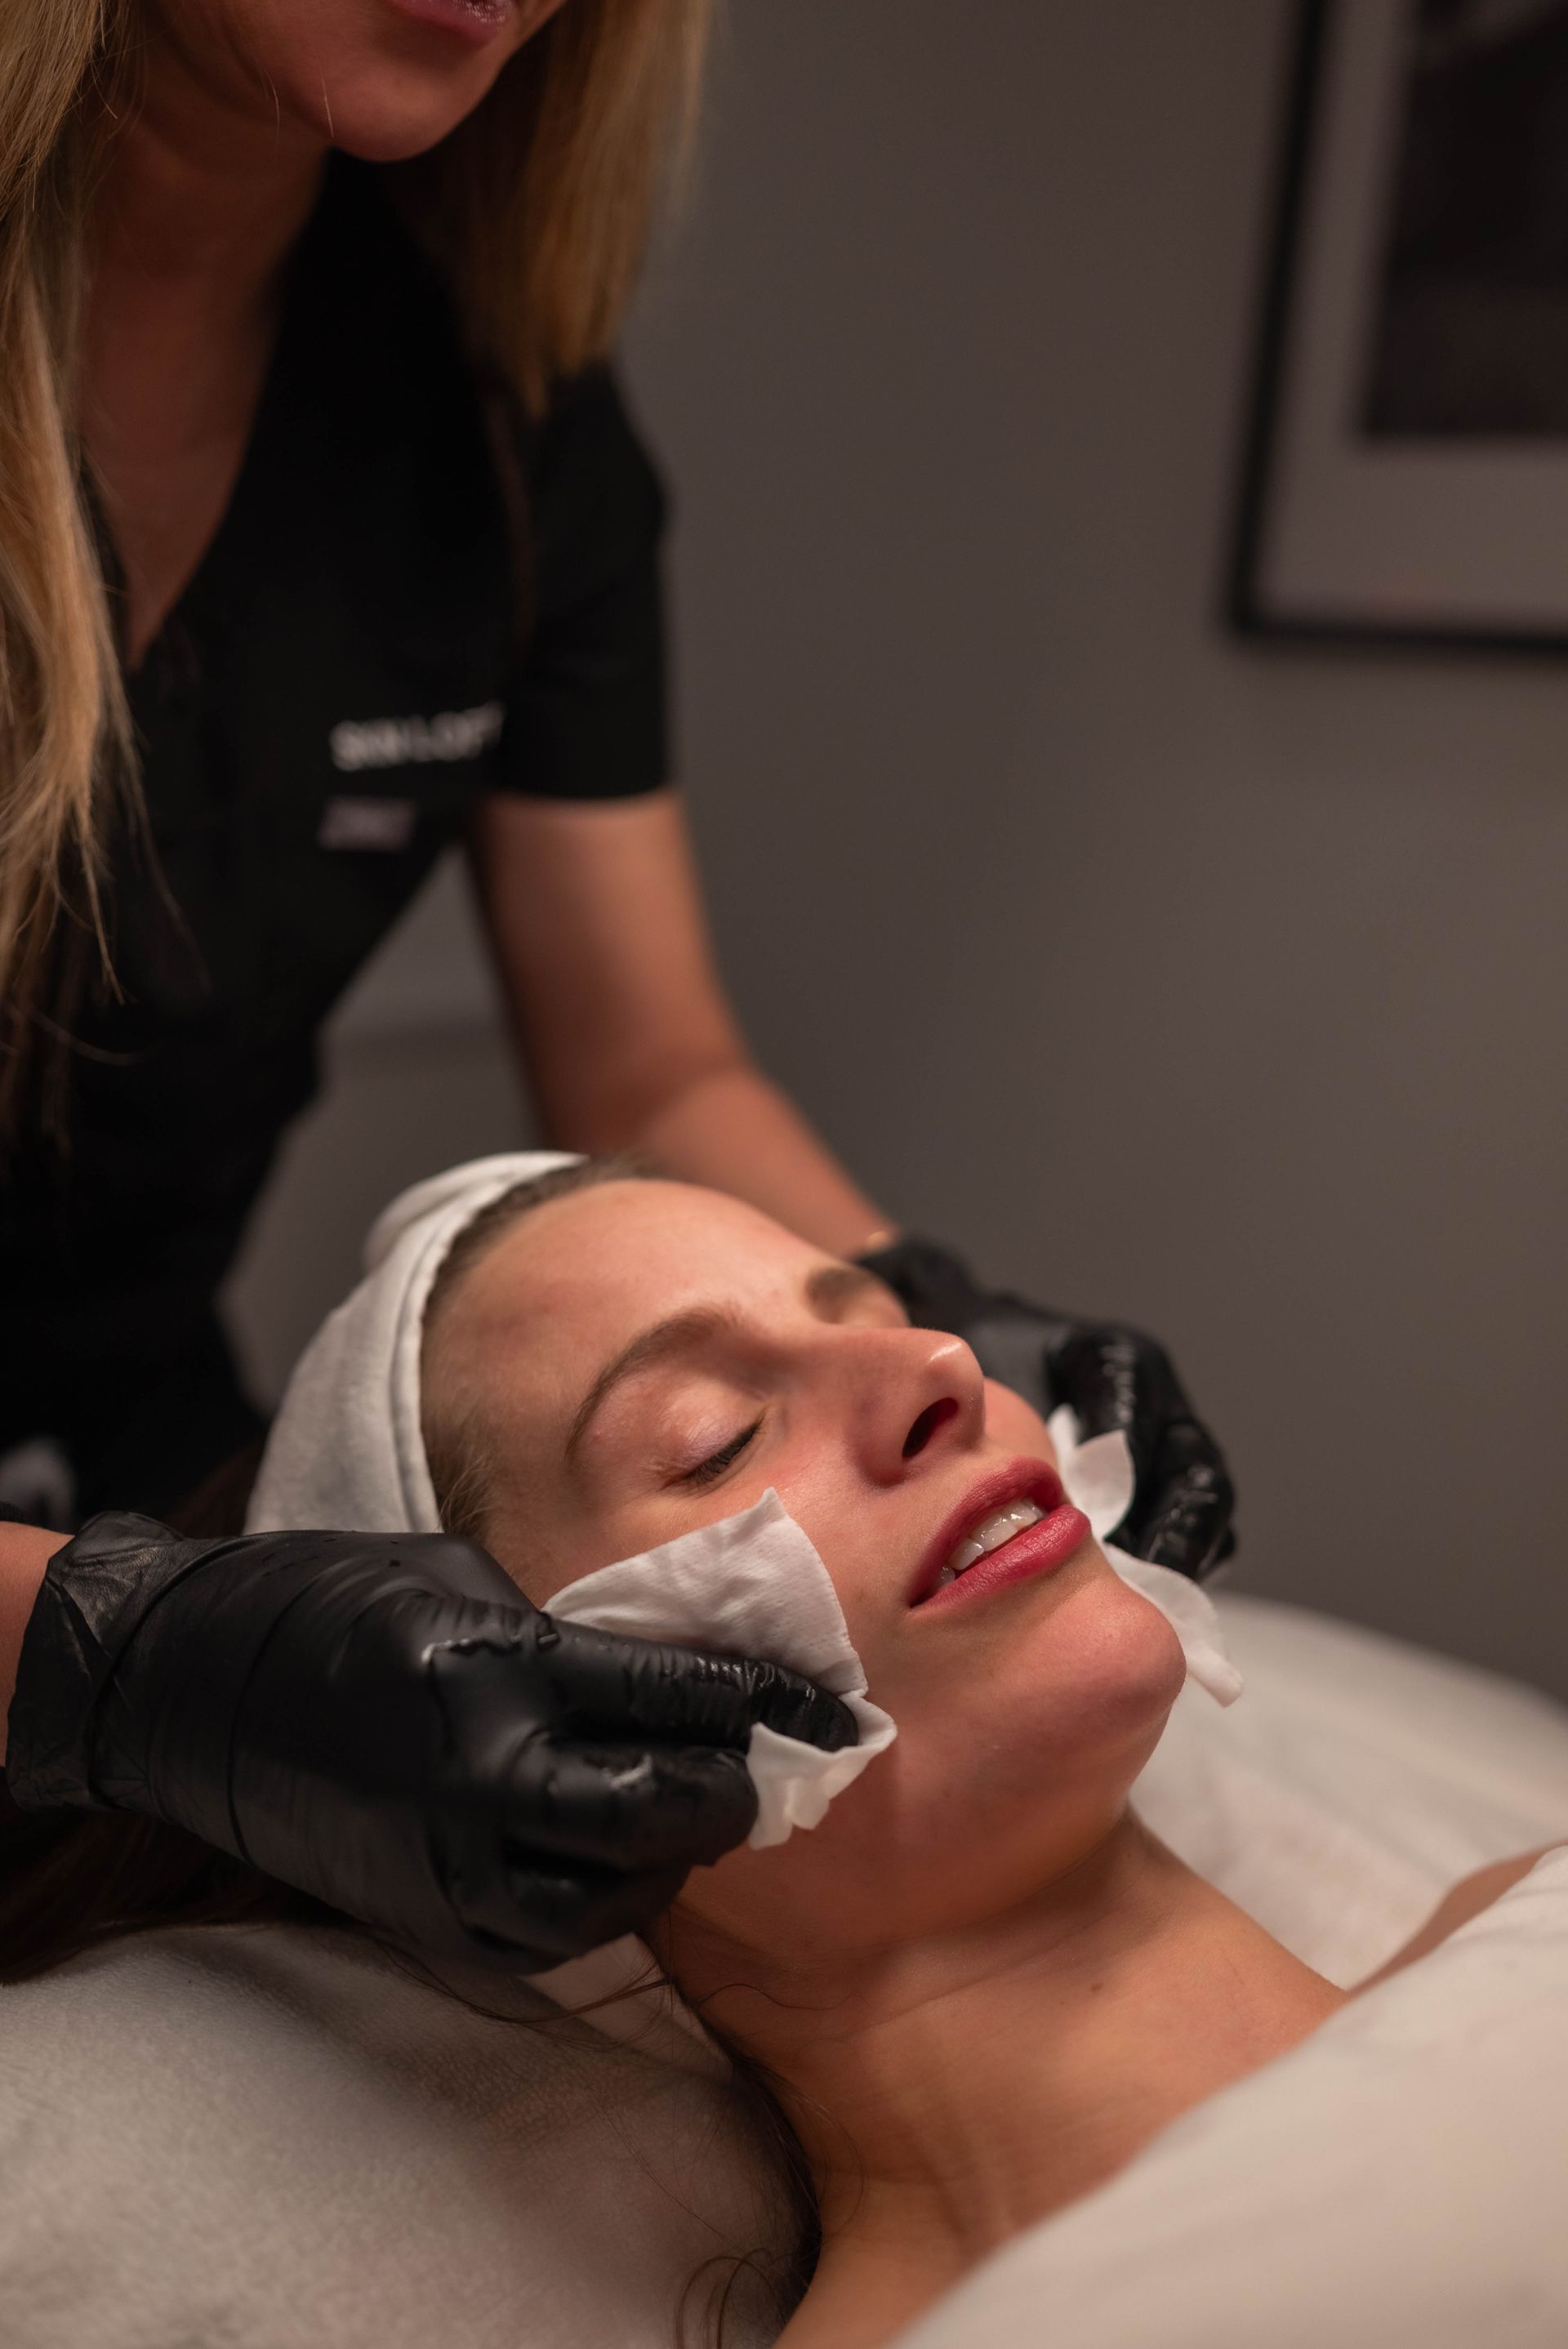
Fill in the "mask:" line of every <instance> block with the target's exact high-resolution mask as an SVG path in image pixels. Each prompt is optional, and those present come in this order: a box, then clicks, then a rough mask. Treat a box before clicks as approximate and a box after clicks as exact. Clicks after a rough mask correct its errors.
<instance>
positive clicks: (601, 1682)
mask: <svg viewBox="0 0 1568 2349" xmlns="http://www.w3.org/2000/svg"><path fill="white" fill-rule="evenodd" d="M547 1623H548V1629H547V1630H544V1631H542V1636H541V1640H540V1652H541V1654H542V1656H543V1657H545V1658H546V1660H547V1661H548V1663H549V1668H550V1675H551V1684H552V1691H553V1692H554V1693H555V1695H556V1696H557V1698H558V1699H559V1701H560V1702H561V1704H562V1708H563V1709H564V1710H565V1711H566V1712H568V1713H570V1715H571V1716H572V1718H573V1720H574V1721H575V1722H576V1723H580V1724H581V1725H582V1726H583V1728H584V1729H599V1730H602V1731H603V1732H606V1733H609V1734H611V1735H613V1736H614V1737H616V1738H625V1737H628V1736H636V1735H638V1734H641V1735H643V1736H645V1737H656V1738H663V1739H669V1740H671V1741H672V1742H673V1741H676V1740H678V1741H679V1742H680V1743H681V1744H689V1745H713V1746H720V1747H724V1748H726V1749H727V1750H728V1751H730V1752H732V1753H744V1751H745V1749H746V1745H747V1743H748V1739H749V1738H750V1735H751V1730H752V1725H753V1723H756V1722H758V1721H762V1722H766V1723H767V1724H768V1726H769V1728H770V1729H777V1730H779V1732H780V1733H781V1734H782V1735H784V1736H787V1737H800V1738H804V1739H806V1740H807V1741H808V1743H810V1744H813V1745H820V1746H821V1747H822V1748H823V1749H824V1750H825V1751H826V1752H828V1753H836V1752H837V1750H838V1749H839V1747H840V1746H841V1745H853V1744H855V1742H856V1738H857V1735H858V1732H857V1731H856V1728H855V1723H854V1717H853V1715H852V1714H851V1713H850V1711H849V1709H848V1707H847V1706H845V1705H843V1704H841V1702H839V1699H838V1698H837V1697H835V1696H830V1695H829V1694H828V1692H826V1690H824V1689H819V1688H816V1687H814V1686H813V1685H812V1683H811V1682H810V1681H808V1680H803V1679H802V1678H801V1676H800V1674H799V1672H792V1671H789V1670H787V1669H786V1667H785V1666H784V1665H782V1664H769V1663H763V1662H761V1661H758V1659H756V1658H754V1657H749V1656H712V1655H707V1654H705V1653H704V1652H702V1651H700V1650H698V1649H695V1648H683V1647H676V1646H674V1645H671V1644H670V1643H669V1642H667V1641H665V1640H628V1639H622V1638H620V1637H618V1636H617V1635H616V1634H615V1633H614V1632H610V1631H594V1630H589V1629H587V1628H586V1626H584V1625H583V1624H581V1623H556V1622H555V1621H554V1620H553V1619H547Z"/></svg>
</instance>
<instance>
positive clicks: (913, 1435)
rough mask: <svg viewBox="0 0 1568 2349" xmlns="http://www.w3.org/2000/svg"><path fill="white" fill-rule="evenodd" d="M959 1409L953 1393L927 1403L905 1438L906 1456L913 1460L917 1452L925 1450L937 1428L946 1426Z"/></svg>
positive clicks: (904, 1454)
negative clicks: (937, 1400)
mask: <svg viewBox="0 0 1568 2349" xmlns="http://www.w3.org/2000/svg"><path fill="white" fill-rule="evenodd" d="M957 1409H958V1405H957V1404H956V1402H954V1399H953V1397H952V1396H951V1395H944V1397H943V1398H942V1401H941V1402H932V1403H927V1405H926V1407H925V1409H924V1410H923V1412H922V1413H921V1414H920V1417H919V1418H918V1419H917V1420H915V1421H914V1422H913V1424H912V1426H911V1428H910V1431H909V1433H908V1434H907V1435H906V1436H905V1437H904V1439H903V1456H904V1458H905V1459H906V1460H913V1458H914V1455H915V1454H916V1453H917V1452H923V1451H924V1449H925V1447H926V1445H927V1444H929V1443H930V1441H931V1439H932V1437H933V1436H934V1434H935V1433H936V1431H937V1429H938V1428H939V1427H945V1425H946V1424H947V1422H948V1421H949V1420H950V1419H952V1418H953V1417H954V1413H956V1412H957Z"/></svg>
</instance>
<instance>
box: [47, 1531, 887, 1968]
mask: <svg viewBox="0 0 1568 2349" xmlns="http://www.w3.org/2000/svg"><path fill="white" fill-rule="evenodd" d="M757 1721H765V1722H767V1723H769V1726H770V1727H771V1728H774V1729H778V1730H781V1731H784V1732H786V1733H788V1734H789V1735H791V1736H796V1737H806V1738H810V1740H811V1741H812V1742H813V1743H814V1744H819V1745H821V1746H823V1747H825V1748H827V1749H828V1750H830V1751H831V1750H833V1749H835V1748H836V1747H838V1746H841V1745H846V1744H853V1743H854V1740H855V1728H854V1723H853V1721H852V1719H851V1715H850V1713H848V1712H847V1711H846V1709H845V1708H844V1706H842V1705H841V1704H840V1703H839V1702H838V1700H837V1699H836V1698H834V1697H830V1696H827V1695H825V1694H823V1692H821V1691H820V1690H819V1689H815V1688H813V1687H812V1686H811V1685H810V1682H806V1681H803V1680H800V1679H798V1678H797V1677H796V1675H795V1674H794V1673H792V1672H789V1671H783V1670H782V1669H781V1668H780V1667H779V1666H777V1665H774V1664H764V1663H756V1662H751V1661H748V1660H746V1659H745V1658H740V1657H733V1656H707V1655H699V1654H697V1653H696V1652H694V1651H692V1650H690V1649H686V1648H676V1647H665V1646H659V1645H655V1643H654V1642H653V1641H651V1640H625V1639H617V1638H615V1637H613V1636H612V1635H611V1634H610V1633H608V1632H604V1631H591V1630H586V1629H584V1628H583V1626H582V1625H580V1624H574V1623H556V1622H554V1621H553V1620H552V1618H551V1617H550V1616H549V1615H548V1614H542V1613H541V1611H540V1610H539V1609H538V1608H536V1607H533V1606H531V1605H530V1603H529V1601H528V1600H527V1599H524V1598H523V1596H522V1594H521V1591H519V1590H518V1588H516V1586H515V1584H513V1583H512V1582H511V1581H509V1579H508V1578H507V1577H506V1575H505V1574H504V1573H503V1572H502V1571H501V1569H500V1567H499V1566H498V1565H497V1564H496V1562H495V1560H494V1559H493V1558H492V1557H490V1556H489V1555H488V1553H487V1552H486V1551H484V1550H482V1549H480V1548H479V1547H477V1545H475V1544H474V1543H472V1542H466V1541H458V1540H455V1539H451V1538H449V1537H448V1536H446V1535H444V1534H423V1535H409V1536H407V1537H397V1536H394V1535H390V1534H381V1535H372V1534H338V1533H289V1534H255V1535H251V1536H248V1537H245V1538H244V1539H242V1540H234V1541H221V1542H198V1541H181V1540H180V1539H178V1538H177V1537H175V1536H174V1535H172V1534H170V1532H168V1531H167V1529H166V1528H165V1527H164V1526H160V1525H155V1524H154V1523H153V1521H152V1520H151V1518H150V1517H136V1516H99V1517H95V1518H93V1519H92V1520H91V1522H90V1523H89V1524H88V1526H85V1527H84V1528H83V1530H82V1532H80V1533H79V1534H78V1535H77V1537H76V1539H75V1540H74V1541H72V1542H68V1543H67V1545H66V1547H65V1548H64V1549H61V1550H58V1551H57V1552H56V1554H55V1556H54V1557H53V1558H52V1559H51V1560H50V1562H49V1567H48V1570H47V1572H46V1576H45V1578H44V1585H43V1588H42V1590H41V1591H40V1593H39V1596H38V1599H37V1603H36V1607H35V1608H34V1610H33V1614H32V1617H31V1619H29V1622H28V1625H27V1630H26V1637H25V1639H24V1640H23V1646H22V1655H21V1662H20V1666H19V1670H18V1672H17V1680H16V1693H15V1698H14V1700H13V1702H12V1705H11V1713H10V1743H9V1746H8V1748H7V1753H6V1764H5V1772H6V1782H7V1785H8V1786H9V1789H10V1792H11V1794H12V1795H13V1797H14V1798H15V1801H16V1802H18V1803H19V1804H21V1805H23V1806H25V1807H27V1808H31V1809H43V1808H48V1807H52V1806H57V1805H61V1804H74V1805H83V1806H88V1808H93V1809H109V1810H115V1809H120V1810H130V1811H142V1812H146V1813H147V1814H148V1815H149V1816H151V1817H153V1818H156V1819H162V1820H164V1821H165V1822H166V1823H167V1824H168V1825H170V1826H177V1827H184V1828H186V1829H188V1830H189V1831H190V1832H191V1833H192V1834H194V1835H198V1836H201V1837H204V1838H205V1840H206V1841H207V1842H209V1843H211V1844H216V1845H218V1846H220V1847H221V1848H222V1849H223V1850H225V1851H229V1852H232V1853H234V1854H236V1855H237V1856H238V1857H240V1858H242V1859H243V1860H246V1861H248V1862H249V1863H250V1864H251V1865H252V1866H253V1867H255V1868H262V1869H263V1870H265V1871H266V1873H267V1874H269V1875H272V1876H275V1877H278V1878H281V1879H282V1880H283V1881H284V1883H285V1884H292V1885H294V1886H295V1887H296V1888H297V1889H300V1890H301V1891H304V1892H309V1893H313V1894H315V1897H316V1898H317V1899H321V1900H325V1901H326V1902H328V1903H329V1904H330V1905H331V1906H332V1907H333V1908H335V1909H344V1910H346V1912H347V1913H348V1914H349V1915H350V1916H354V1917H357V1918H359V1919H361V1920H363V1921H364V1922H365V1923H366V1924H370V1925H375V1926H377V1927H380V1928H382V1929H384V1930H387V1931H388V1932H390V1933H393V1934H396V1935H397V1936H399V1937H402V1938H405V1939H407V1940H412V1941H415V1942H418V1944H419V1945H420V1946H421V1947H423V1948H424V1949H427V1950H429V1951H435V1952H437V1953H441V1954H446V1955H454V1956H461V1957H468V1958H480V1959H485V1960H488V1961H491V1962H499V1963H503V1964H509V1965H511V1966H514V1967H517V1968H519V1969H520V1970H521V1971H530V1970H538V1969H541V1968H543V1967H548V1966H553V1965H557V1964H559V1963H560V1962H561V1961H562V1960H564V1959H566V1958H572V1957H576V1956H578V1955H580V1954H581V1952H582V1951H584V1950H589V1949H593V1948H594V1947H596V1946H597V1944H598V1943H600V1942H601V1941H607V1940H614V1938H615V1936H616V1935H618V1934H621V1933H626V1932H632V1931H634V1930H637V1929H638V1928H639V1927H642V1926H645V1925H646V1924H648V1923H649V1922H650V1921H651V1920H652V1919H653V1918H655V1917H656V1916H657V1915H658V1914H659V1912H660V1911H661V1910H662V1909H665V1908H667V1906H668V1905H669V1903H670V1902H671V1901H672V1900H673V1899H675V1896H676V1893H677V1892H678V1891H679V1889H680V1887H681V1885H682V1884H683V1883H684V1881H685V1879H686V1874H687V1872H688V1870H689V1869H691V1868H694V1867H696V1866H697V1865H699V1864H700V1863H702V1862H704V1861H708V1860H714V1859H717V1857H719V1855H720V1854H721V1853H722V1852H726V1851H728V1850H729V1849H730V1848H731V1847H732V1846H734V1845H736V1844H738V1843H739V1842H741V1841H742V1840H743V1839H744V1837H746V1836H747V1835H748V1833H749V1832H750V1829H751V1826H752V1823H753V1821H754V1819H755V1818H756V1816H757V1795H756V1792H755V1790H754V1788H753V1786H752V1784H751V1780H750V1778H749V1777H748V1775H747V1770H746V1763H745V1758H744V1757H745V1751H746V1744H747V1740H748V1735H749V1733H750V1730H751V1725H752V1723H754V1722H757Z"/></svg>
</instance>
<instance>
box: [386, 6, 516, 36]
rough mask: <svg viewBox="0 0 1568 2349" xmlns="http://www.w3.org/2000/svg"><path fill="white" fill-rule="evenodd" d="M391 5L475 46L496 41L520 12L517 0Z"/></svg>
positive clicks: (423, 22) (416, 20) (398, 10)
mask: <svg viewBox="0 0 1568 2349" xmlns="http://www.w3.org/2000/svg"><path fill="white" fill-rule="evenodd" d="M390 5H391V6H392V7H394V8H396V9H397V14H398V15H399V16H411V17H412V18H413V19H414V22H415V23H416V24H417V25H434V26H436V27H437V28H438V30H439V31H441V32H446V33H453V34H455V35H456V36H457V37H458V39H459V41H469V42H471V43H472V45H473V47H475V48H482V47H483V46H484V44H485V43H486V42H487V41H493V40H494V38H495V36H496V35H497V34H498V33H499V32H501V31H503V30H504V28H505V27H506V26H508V25H510V24H511V20H512V18H513V17H514V16H516V14H517V0H390Z"/></svg>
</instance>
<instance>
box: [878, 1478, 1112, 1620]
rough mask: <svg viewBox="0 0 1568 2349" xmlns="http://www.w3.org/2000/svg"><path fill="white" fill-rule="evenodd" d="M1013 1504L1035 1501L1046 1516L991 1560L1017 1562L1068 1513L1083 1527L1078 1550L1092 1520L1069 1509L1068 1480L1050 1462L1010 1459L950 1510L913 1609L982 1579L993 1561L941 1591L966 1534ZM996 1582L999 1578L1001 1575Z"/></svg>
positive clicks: (917, 1583) (915, 1588)
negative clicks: (1015, 1555) (972, 1577)
mask: <svg viewBox="0 0 1568 2349" xmlns="http://www.w3.org/2000/svg"><path fill="white" fill-rule="evenodd" d="M1013 1501H1032V1502H1033V1503H1034V1505H1035V1506H1036V1508H1037V1509H1038V1510H1039V1511H1040V1512H1041V1518H1040V1523H1039V1524H1038V1525H1037V1526H1029V1527H1028V1528H1027V1530H1026V1532H1024V1533H1020V1534H1015V1535H1014V1537H1013V1538H1012V1540H1011V1541H1008V1542H1005V1543H1004V1544H1003V1545H1002V1548H1001V1549H1000V1550H993V1551H992V1552H991V1553H990V1554H989V1555H990V1557H995V1558H1001V1557H1003V1556H1004V1555H1006V1557H1007V1558H1008V1559H1009V1560H1011V1558H1012V1555H1013V1552H1014V1550H1015V1549H1021V1547H1022V1546H1023V1545H1024V1544H1025V1543H1031V1544H1033V1545H1035V1547H1038V1537H1039V1536H1040V1535H1041V1534H1043V1533H1045V1532H1046V1530H1047V1527H1049V1526H1052V1525H1053V1523H1054V1520H1055V1519H1056V1518H1057V1516H1060V1515H1061V1514H1062V1513H1063V1511H1064V1510H1065V1511H1066V1514H1067V1516H1068V1518H1071V1519H1074V1520H1076V1521H1077V1524H1078V1527H1079V1528H1080V1530H1078V1532H1077V1533H1076V1534H1075V1536H1074V1540H1073V1544H1072V1547H1073V1548H1075V1549H1076V1548H1077V1547H1078V1543H1079V1542H1080V1541H1081V1540H1082V1539H1083V1537H1084V1535H1085V1534H1086V1533H1087V1532H1088V1518H1087V1517H1086V1516H1084V1515H1083V1513H1082V1511H1081V1510H1078V1509H1073V1508H1069V1507H1068V1504H1067V1501H1066V1497H1065V1495H1064V1494H1063V1492H1062V1480H1061V1478H1060V1477H1059V1476H1058V1475H1057V1472H1056V1470H1055V1469H1054V1468H1053V1467H1051V1466H1050V1464H1049V1463H1048V1462H1047V1461H1044V1460H1009V1461H1006V1462H1005V1463H1004V1464H1003V1465H1002V1466H1001V1467H999V1468H994V1469H993V1470H992V1471H991V1474H990V1475H988V1476H983V1477H982V1478H981V1479H980V1481H979V1483H978V1484H975V1485H971V1486H970V1488H969V1491H968V1492H967V1494H966V1495H965V1497H964V1499H963V1500H961V1501H960V1502H958V1503H957V1504H956V1505H955V1506H954V1507H953V1508H952V1509H950V1510H949V1512H948V1514H947V1516H945V1517H944V1519H943V1521H942V1523H941V1525H940V1526H938V1527H937V1529H936V1531H935V1533H934V1535H933V1537H932V1538H931V1542H930V1544H929V1546H928V1547H927V1548H926V1550H925V1551H924V1553H923V1556H922V1558H921V1561H920V1564H919V1566H918V1567H917V1568H915V1571H914V1575H913V1579H912V1581H911V1583H910V1591H909V1603H910V1605H911V1606H912V1607H921V1606H932V1605H934V1603H935V1601H936V1599H938V1598H941V1599H945V1598H947V1596H948V1595H949V1593H950V1592H952V1591H954V1590H957V1589H958V1588H960V1586H961V1585H962V1584H964V1583H965V1582H967V1581H968V1579H969V1576H970V1575H971V1574H975V1575H978V1574H980V1573H981V1572H982V1571H983V1569H984V1568H985V1566H986V1565H987V1564H988V1563H989V1559H988V1558H980V1559H978V1560H977V1561H976V1562H975V1565H974V1566H972V1567H970V1568H969V1569H968V1572H967V1573H965V1574H961V1575H960V1576H959V1577H958V1580H957V1581H956V1582H949V1583H944V1585H943V1588H942V1589H941V1590H940V1591H938V1590H937V1584H938V1582H939V1581H940V1580H941V1577H942V1569H943V1568H944V1566H945V1565H946V1563H947V1561H948V1559H949V1558H950V1557H952V1555H953V1553H954V1550H955V1549H956V1548H957V1547H958V1545H959V1543H960V1542H961V1541H962V1540H963V1539H964V1537H965V1535H966V1534H967V1533H969V1532H970V1531H971V1529H972V1528H973V1527H974V1526H977V1525H978V1524H979V1523H980V1522H981V1520H982V1518H985V1517H989V1516H995V1513H996V1511H997V1510H998V1509H1005V1508H1006V1507H1007V1506H1008V1504H1009V1503H1010V1502H1013ZM1070 1555H1071V1552H1070V1551H1064V1552H1063V1553H1062V1556H1063V1557H1068V1556H1070ZM1060 1562H1061V1561H1060V1560H1059V1559H1058V1560H1057V1563H1058V1564H1059V1563H1060ZM1029 1570H1031V1571H1039V1570H1040V1569H1039V1568H1031V1569H1029ZM991 1579H992V1580H994V1579H995V1577H992V1578H991Z"/></svg>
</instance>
